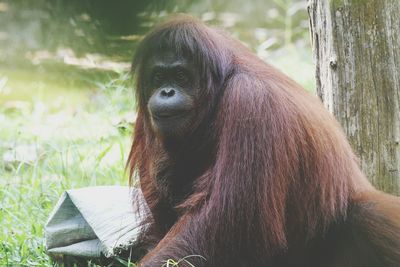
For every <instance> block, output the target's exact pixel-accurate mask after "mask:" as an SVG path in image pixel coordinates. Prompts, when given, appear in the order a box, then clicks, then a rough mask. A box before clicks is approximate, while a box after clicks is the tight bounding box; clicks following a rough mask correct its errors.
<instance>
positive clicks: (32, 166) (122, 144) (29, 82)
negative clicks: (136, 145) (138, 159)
mask: <svg viewBox="0 0 400 267" xmlns="http://www.w3.org/2000/svg"><path fill="white" fill-rule="evenodd" d="M56 73H57V72H52V71H50V70H49V71H47V72H46V75H44V74H42V75H40V76H36V77H33V75H35V74H37V73H35V72H33V73H32V72H29V71H27V70H24V69H22V70H20V71H19V70H13V71H5V70H0V81H1V80H2V81H3V84H2V86H1V87H0V157H1V158H0V266H52V263H51V261H50V260H49V258H48V256H47V255H46V254H45V250H44V238H43V226H44V224H45V222H46V219H47V217H48V215H49V213H50V211H51V210H52V208H53V206H54V205H55V203H56V202H57V199H58V198H59V196H60V195H61V193H62V192H63V191H64V190H66V189H70V188H78V187H84V186H95V185H105V184H119V185H126V184H127V177H126V175H125V169H124V167H125V160H126V155H127V153H128V149H129V142H130V134H131V121H133V120H134V116H135V114H134V112H133V111H134V107H133V96H132V92H131V89H130V87H131V86H130V79H129V76H128V74H127V73H120V74H118V75H110V76H109V77H108V82H106V81H105V80H100V81H99V79H97V80H96V78H93V82H80V83H79V86H77V83H75V84H72V85H71V84H68V83H63V82H62V81H63V78H62V77H57V76H56V77H52V75H57V74H56ZM112 76H115V77H116V78H112ZM101 77H104V75H102V76H101ZM73 78H74V79H75V81H76V80H80V79H79V77H73ZM4 81H5V82H4ZM33 81H34V82H33ZM57 81H58V83H57ZM97 81H98V82H97ZM38 83H40V84H41V85H40V86H39V85H38ZM0 84H1V83H0ZM71 87H74V89H72V88H71ZM55 88H57V89H56V90H55Z"/></svg>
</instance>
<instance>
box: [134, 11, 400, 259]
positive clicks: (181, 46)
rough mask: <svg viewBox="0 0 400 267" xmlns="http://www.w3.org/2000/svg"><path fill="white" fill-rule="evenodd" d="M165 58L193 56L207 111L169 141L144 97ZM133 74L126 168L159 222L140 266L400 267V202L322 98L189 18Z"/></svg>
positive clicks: (166, 29)
mask: <svg viewBox="0 0 400 267" xmlns="http://www.w3.org/2000/svg"><path fill="white" fill-rule="evenodd" d="M163 49H172V50H174V51H175V52H177V53H180V54H182V55H185V56H186V57H189V58H190V59H191V60H192V61H193V62H194V64H195V66H197V69H198V75H200V76H201V80H202V81H203V84H202V86H203V87H202V92H203V93H202V96H201V99H200V101H198V103H197V105H201V106H202V107H203V108H202V110H204V112H202V114H200V115H199V118H198V124H197V125H193V129H192V131H191V132H190V134H188V135H187V136H185V137H184V138H182V139H181V140H178V141H177V140H175V141H173V142H172V141H171V142H169V141H168V140H162V139H161V138H159V136H158V135H157V133H156V132H155V130H154V129H153V128H152V126H151V123H150V118H149V112H148V110H147V103H146V99H145V98H144V96H143V92H144V91H145V90H146V81H145V79H144V77H143V72H144V69H145V68H146V60H147V58H148V57H149V55H151V54H154V53H158V52H159V51H160V50H163ZM133 72H134V73H135V75H136V81H137V83H136V84H137V88H136V90H137V91H136V93H137V99H138V108H139V111H138V118H137V121H136V125H135V132H134V141H133V144H132V149H131V153H130V155H129V164H130V170H131V177H133V176H134V174H135V173H136V172H137V173H138V176H139V178H140V186H141V189H142V191H143V194H144V197H145V199H146V202H147V204H148V206H149V208H150V210H151V213H152V216H151V218H149V219H148V222H150V227H149V228H148V230H147V231H146V232H145V233H144V234H143V236H142V242H143V247H144V248H145V249H146V255H145V256H144V258H143V259H142V260H141V261H140V264H139V266H141V267H148V266H150V267H160V266H161V265H162V264H163V263H165V261H166V260H168V259H173V260H176V261H177V260H179V259H182V258H184V257H187V258H185V259H186V260H187V261H189V262H191V263H192V264H194V265H195V266H196V267H201V266H208V267H228V266H243V267H244V266H250V267H258V266H260V267H261V266H271V267H292V266H293V267H294V266H299V267H379V266H382V267H383V266H385V267H395V266H400V228H399V227H400V201H399V199H398V198H395V197H392V196H389V195H386V194H384V193H381V192H378V191H376V190H375V189H374V188H373V187H372V186H371V185H370V183H369V182H368V181H367V179H366V178H365V176H364V175H363V173H362V172H361V170H360V168H359V165H358V163H357V158H356V156H355V155H354V153H353V151H352V149H351V148H350V146H349V143H348V141H347V140H346V137H345V135H344V134H343V132H342V130H341V128H340V126H339V125H338V123H337V121H336V120H335V119H334V118H333V116H332V115H331V114H329V112H328V111H326V110H325V109H324V107H323V105H322V104H321V103H320V100H319V99H318V98H317V97H315V96H314V95H311V94H309V93H308V92H306V91H305V90H304V89H303V88H301V86H299V85H298V84H297V83H295V82H294V81H292V80H291V79H290V78H288V77H287V76H285V75H284V74H283V73H281V72H279V71H278V70H276V69H275V68H273V67H272V66H270V65H268V64H266V63H265V62H263V61H262V60H260V59H259V58H257V56H255V55H254V54H253V53H251V52H250V51H249V50H248V49H247V48H246V47H245V46H243V45H242V44H241V43H239V42H238V41H236V40H234V39H232V38H230V37H229V36H227V35H226V34H225V33H223V32H221V31H219V30H217V29H214V28H211V27H208V26H206V25H204V24H203V23H201V22H199V21H197V20H195V19H193V18H189V17H180V18H177V19H174V20H171V21H168V22H166V23H164V24H163V25H161V26H160V27H158V28H156V29H155V30H153V31H152V32H151V33H150V34H148V35H147V36H146V38H145V39H144V40H143V42H142V43H141V45H140V47H139V49H138V51H137V53H136V56H135V59H134V62H133ZM179 266H191V265H189V264H188V263H187V262H185V260H182V261H181V264H180V265H179Z"/></svg>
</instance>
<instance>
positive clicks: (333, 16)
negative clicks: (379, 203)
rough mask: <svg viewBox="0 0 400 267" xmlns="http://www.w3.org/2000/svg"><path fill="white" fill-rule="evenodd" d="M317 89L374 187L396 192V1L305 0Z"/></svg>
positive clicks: (399, 142) (399, 48) (399, 59)
mask: <svg viewBox="0 0 400 267" xmlns="http://www.w3.org/2000/svg"><path fill="white" fill-rule="evenodd" d="M308 13H309V17H310V29H311V38H312V46H313V53H314V58H315V61H316V88H317V93H318V95H319V96H320V97H321V99H322V101H323V102H324V105H325V106H326V107H327V108H328V109H329V110H330V111H331V112H332V113H333V114H334V115H335V116H336V118H337V119H338V120H339V122H340V123H341V125H342V126H343V128H344V129H345V132H346V134H347V136H348V138H349V140H350V142H351V144H352V146H353V148H354V150H355V152H356V153H357V154H358V156H359V157H360V160H361V166H362V169H363V170H364V172H365V173H366V175H367V176H368V178H369V179H370V180H371V182H372V183H373V184H374V185H375V186H376V187H377V188H379V189H381V190H383V191H386V192H390V193H394V194H397V195H400V1H399V0H309V6H308Z"/></svg>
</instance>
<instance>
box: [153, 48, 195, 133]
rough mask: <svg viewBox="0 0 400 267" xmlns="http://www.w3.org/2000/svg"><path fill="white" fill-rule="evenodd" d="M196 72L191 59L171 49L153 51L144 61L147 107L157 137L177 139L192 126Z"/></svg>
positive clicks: (193, 122)
mask: <svg viewBox="0 0 400 267" xmlns="http://www.w3.org/2000/svg"><path fill="white" fill-rule="evenodd" d="M197 76H198V75H197ZM197 76H196V72H195V68H194V66H193V63H192V62H191V61H190V60H189V59H187V58H185V57H183V56H178V55H176V54H175V53H174V52H172V51H165V52H161V53H159V54H157V53H155V55H154V56H152V57H151V58H150V60H149V61H148V64H147V68H146V88H145V94H146V99H147V108H148V110H149V113H150V116H151V121H152V126H153V128H154V130H155V131H156V132H157V133H158V134H159V135H160V136H161V137H163V138H166V139H179V138H180V137H182V136H185V135H187V134H188V133H189V132H190V131H191V130H192V129H193V126H194V124H195V121H196V113H197V112H196V100H197V99H198V96H199V81H198V78H197Z"/></svg>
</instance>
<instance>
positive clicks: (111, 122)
mask: <svg viewBox="0 0 400 267" xmlns="http://www.w3.org/2000/svg"><path fill="white" fill-rule="evenodd" d="M169 2H170V1H169ZM176 12H185V13H190V14H193V15H194V16H197V17H199V18H201V19H202V20H204V21H206V22H208V23H209V24H212V25H217V26H219V27H222V28H225V29H226V30H227V31H228V32H230V33H231V34H232V35H233V36H235V37H237V38H239V39H240V40H241V41H243V42H244V43H245V44H246V45H248V46H249V48H250V49H252V50H253V51H254V52H255V53H257V54H258V55H259V56H260V57H262V58H263V59H265V60H267V61H268V62H269V63H271V64H273V65H275V66H276V67H278V68H279V69H281V70H282V71H284V72H285V73H287V74H288V75H289V76H290V77H292V78H293V79H295V80H297V81H298V82H299V83H301V84H302V85H303V86H304V87H306V88H307V89H308V90H313V88H314V79H313V77H314V70H313V69H314V67H313V65H312V63H311V60H312V57H311V51H310V45H309V34H308V19H307V14H306V8H305V1H300V0H270V1H265V0H256V1H247V2H243V1H240V0H213V1H211V0H208V1H190V2H188V1H185V2H183V1H174V2H173V4H168V5H166V4H163V3H160V1H156V0H153V1H130V0H117V1H107V0H36V1H26V0H25V1H24V0H9V1H4V0H0V25H1V28H0V266H51V265H52V264H51V262H50V260H49V259H48V257H47V256H46V254H45V251H44V244H43V241H44V239H43V226H44V224H45V222H46V219H47V217H48V215H49V213H50V211H51V209H52V208H53V206H54V205H55V203H56V201H57V199H58V198H59V196H60V194H61V193H62V192H63V191H64V190H66V189H70V188H77V187H83V186H95V185H104V184H120V185H126V184H127V177H126V175H125V172H124V166H125V159H126V155H127V152H128V150H129V142H130V135H131V131H132V123H133V122H134V120H135V109H134V98H133V94H132V88H133V86H134V85H133V83H132V81H131V77H130V75H129V66H130V60H131V57H132V55H133V53H134V51H135V47H136V44H137V42H138V41H139V40H140V39H141V37H142V36H143V34H144V33H145V32H146V31H147V30H148V29H149V28H150V27H151V26H153V25H154V24H156V23H157V22H158V21H159V20H162V19H163V18H164V17H165V16H167V15H169V14H171V13H176Z"/></svg>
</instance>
